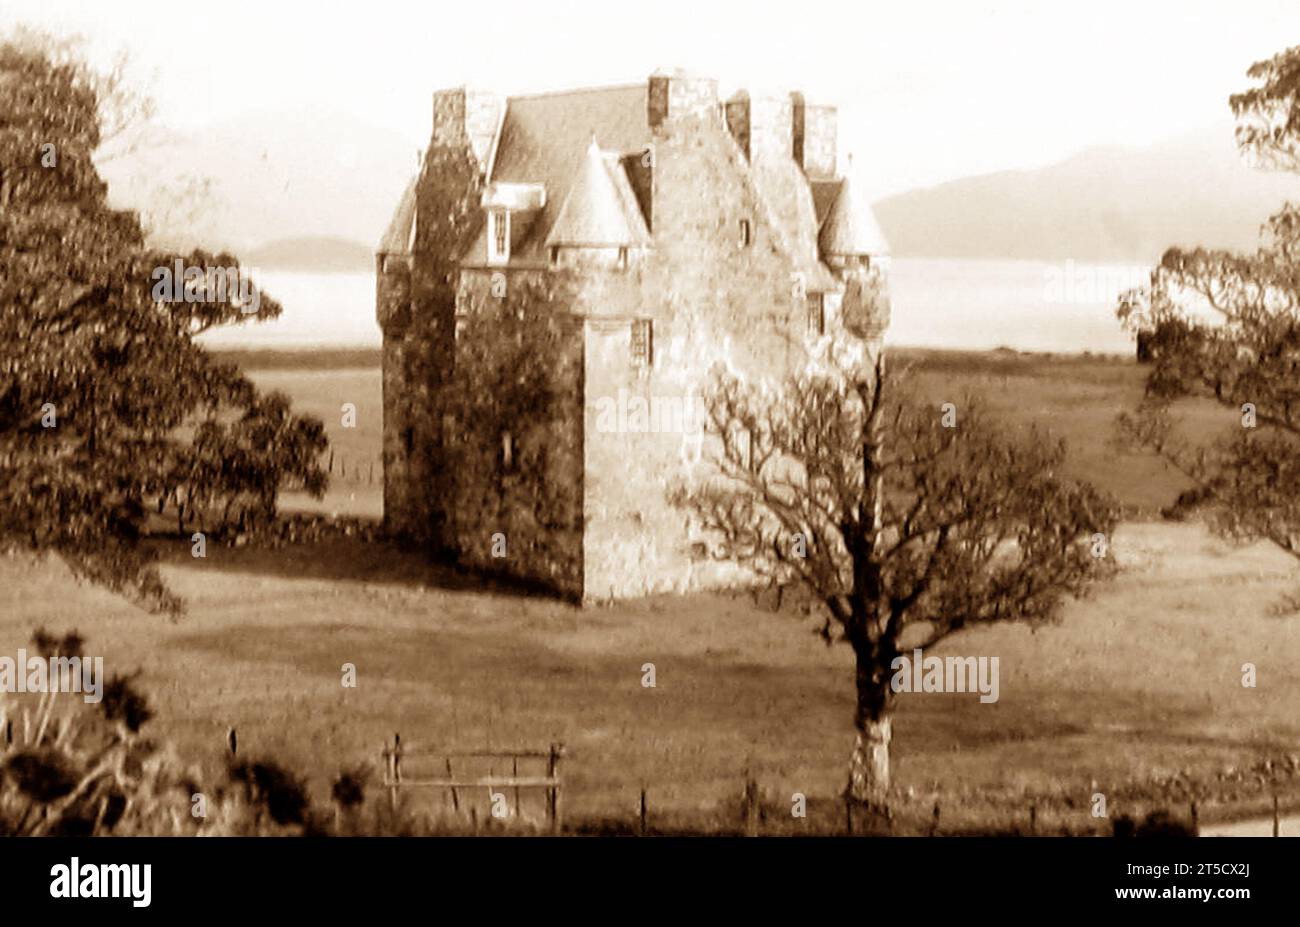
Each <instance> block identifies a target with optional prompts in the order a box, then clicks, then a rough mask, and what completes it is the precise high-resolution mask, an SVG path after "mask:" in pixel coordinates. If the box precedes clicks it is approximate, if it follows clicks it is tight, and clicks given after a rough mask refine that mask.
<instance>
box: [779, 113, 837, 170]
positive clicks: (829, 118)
mask: <svg viewBox="0 0 1300 927" xmlns="http://www.w3.org/2000/svg"><path fill="white" fill-rule="evenodd" d="M790 101H791V109H792V113H791V115H792V117H793V136H794V144H793V148H794V160H795V162H796V163H797V164H798V165H799V166H800V167H802V168H803V170H804V173H805V174H807V175H808V176H809V177H833V176H835V169H836V167H837V164H836V160H837V158H836V153H837V150H836V144H837V139H836V137H835V134H836V129H837V123H838V122H839V117H838V114H837V112H836V110H835V107H834V106H821V105H811V104H809V103H807V102H805V101H804V98H803V94H802V93H798V92H795V93H792V94H790Z"/></svg>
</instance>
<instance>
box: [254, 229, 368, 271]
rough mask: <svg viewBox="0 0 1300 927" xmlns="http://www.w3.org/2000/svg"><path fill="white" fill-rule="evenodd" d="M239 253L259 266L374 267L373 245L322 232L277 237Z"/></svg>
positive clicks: (304, 267)
mask: <svg viewBox="0 0 1300 927" xmlns="http://www.w3.org/2000/svg"><path fill="white" fill-rule="evenodd" d="M240 257H241V258H242V259H243V260H245V261H247V262H248V263H249V264H251V265H253V266H254V267H257V268H259V269H261V270H297V271H311V272H315V273H356V272H364V271H370V270H374V268H375V248H374V245H363V244H361V242H357V241H349V240H348V239H346V238H329V237H324V236H304V237H301V238H281V239H278V240H276V241H271V242H267V243H266V244H264V245H259V246H258V247H256V248H252V249H250V250H246V251H243V252H241V253H240Z"/></svg>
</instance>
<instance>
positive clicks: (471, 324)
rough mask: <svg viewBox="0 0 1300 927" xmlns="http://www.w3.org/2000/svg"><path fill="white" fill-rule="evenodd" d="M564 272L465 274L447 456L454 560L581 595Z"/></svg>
mask: <svg viewBox="0 0 1300 927" xmlns="http://www.w3.org/2000/svg"><path fill="white" fill-rule="evenodd" d="M566 280H567V275H564V274H555V273H544V272H529V271H522V272H516V271H510V272H506V271H488V270H465V271H463V272H462V273H461V280H460V289H461V292H460V299H459V310H458V324H459V328H460V334H459V336H458V338H457V344H456V348H457V352H456V353H457V356H456V376H455V381H454V388H455V390H456V399H455V401H454V402H452V403H451V404H450V408H451V410H452V412H453V415H454V421H453V422H452V424H451V430H452V434H450V435H448V437H447V442H448V443H447V449H446V454H447V461H448V464H449V465H450V466H451V467H452V468H453V470H454V473H455V475H456V490H455V494H454V505H453V509H452V514H451V517H452V522H453V535H454V544H455V548H456V551H457V554H458V558H459V560H460V562H462V563H464V564H466V565H467V566H472V567H474V568H476V569H481V570H485V571H489V572H500V573H503V574H508V575H510V576H513V577H516V578H520V579H525V580H531V581H533V582H536V583H538V584H539V585H542V586H545V587H546V588H548V589H551V590H553V591H556V592H559V593H561V594H562V595H565V596H569V597H572V598H574V599H579V598H581V597H582V561H583V532H582V524H583V511H582V494H583V486H582V475H583V437H584V436H583V430H582V395H583V376H584V370H583V338H582V320H581V319H578V318H575V317H574V316H573V315H572V314H571V312H570V311H569V308H570V307H569V300H568V299H567V297H566V296H565V295H564V292H565V287H564V281H566ZM507 448H508V450H507Z"/></svg>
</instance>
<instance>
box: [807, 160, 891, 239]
mask: <svg viewBox="0 0 1300 927" xmlns="http://www.w3.org/2000/svg"><path fill="white" fill-rule="evenodd" d="M819 241H820V243H821V249H822V254H888V253H889V242H887V241H885V233H884V232H882V231H881V230H880V225H879V224H878V223H877V222H876V216H875V213H873V212H872V211H871V204H870V203H869V202H867V199H866V197H864V196H862V195H861V194H860V193H857V192H856V191H855V190H854V185H853V181H851V180H850V179H848V178H847V177H846V178H845V179H844V180H843V182H842V183H841V184H840V189H839V194H838V195H837V196H836V197H835V202H834V205H832V206H831V210H830V213H829V214H828V215H827V216H826V219H825V221H823V222H822V230H821V236H820V238H819Z"/></svg>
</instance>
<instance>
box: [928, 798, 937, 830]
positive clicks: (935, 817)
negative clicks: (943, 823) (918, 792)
mask: <svg viewBox="0 0 1300 927" xmlns="http://www.w3.org/2000/svg"><path fill="white" fill-rule="evenodd" d="M938 831H939V801H938V799H935V802H934V819H933V820H932V821H931V822H930V836H931V837H933V836H934V835H935V834H936V833H938Z"/></svg>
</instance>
